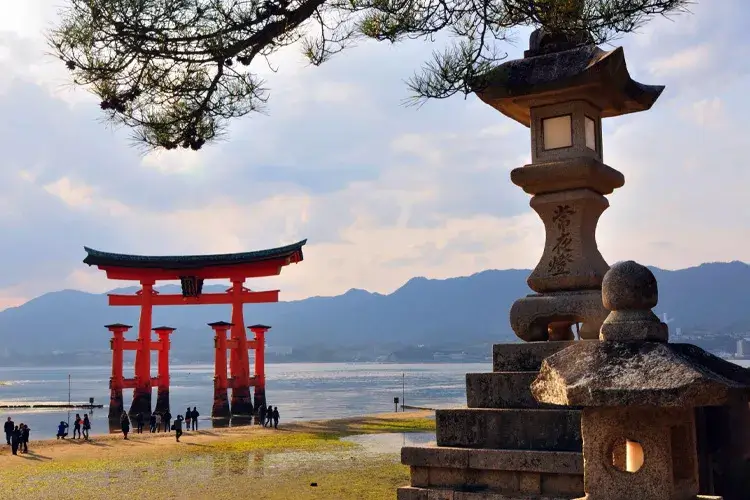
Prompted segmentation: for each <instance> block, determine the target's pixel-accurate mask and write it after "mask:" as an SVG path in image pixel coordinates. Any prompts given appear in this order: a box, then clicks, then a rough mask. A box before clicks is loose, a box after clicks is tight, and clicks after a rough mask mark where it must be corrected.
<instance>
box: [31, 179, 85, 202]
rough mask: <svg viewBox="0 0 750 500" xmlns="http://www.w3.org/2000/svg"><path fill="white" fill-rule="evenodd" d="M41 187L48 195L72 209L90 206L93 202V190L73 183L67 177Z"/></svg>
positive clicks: (81, 184)
mask: <svg viewBox="0 0 750 500" xmlns="http://www.w3.org/2000/svg"><path fill="white" fill-rule="evenodd" d="M43 187H44V190H45V191H47V192H48V193H49V194H51V195H53V196H56V197H58V198H60V200H62V202H63V203H65V204H66V205H69V206H71V207H74V208H79V207H88V206H91V203H92V201H93V200H92V195H93V193H94V190H93V189H92V188H91V187H90V186H87V185H86V184H83V183H74V182H73V181H71V180H70V179H69V178H67V177H62V178H61V179H58V180H57V181H55V182H52V183H50V184H46V185H45V186H43Z"/></svg>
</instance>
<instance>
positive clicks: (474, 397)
mask: <svg viewBox="0 0 750 500" xmlns="http://www.w3.org/2000/svg"><path fill="white" fill-rule="evenodd" d="M536 377H537V372H526V371H524V372H495V373H467V374H466V406H468V407H469V408H559V407H556V406H555V405H548V404H544V403H539V402H538V401H537V400H536V399H534V396H532V394H531V384H532V382H534V380H535V379H536Z"/></svg>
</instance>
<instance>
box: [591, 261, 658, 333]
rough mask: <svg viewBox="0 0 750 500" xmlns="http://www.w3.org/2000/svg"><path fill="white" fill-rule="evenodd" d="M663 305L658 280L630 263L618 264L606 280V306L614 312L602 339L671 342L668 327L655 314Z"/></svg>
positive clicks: (604, 289)
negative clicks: (653, 309) (657, 308)
mask: <svg viewBox="0 0 750 500" xmlns="http://www.w3.org/2000/svg"><path fill="white" fill-rule="evenodd" d="M658 302H659V291H658V287H657V284H656V277H655V276H654V274H653V273H652V272H651V271H649V269H648V268H647V267H645V266H642V265H640V264H638V263H637V262H633V261H632V260H628V261H625V262H618V263H616V264H614V265H613V266H612V267H611V268H610V269H609V271H607V274H605V275H604V280H603V281H602V303H603V304H604V307H606V308H607V309H609V310H610V311H611V312H610V313H609V316H607V318H606V319H605V320H604V323H602V326H601V329H600V330H599V338H600V339H601V340H609V341H613V342H667V340H668V339H669V329H668V328H667V325H666V324H665V323H663V322H661V321H659V318H658V317H657V316H656V315H655V314H654V313H653V311H651V309H652V308H653V307H654V306H656V304H657V303H658Z"/></svg>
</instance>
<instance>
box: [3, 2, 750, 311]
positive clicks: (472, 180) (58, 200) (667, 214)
mask: <svg viewBox="0 0 750 500" xmlns="http://www.w3.org/2000/svg"><path fill="white" fill-rule="evenodd" d="M22 3H24V5H26V2H22ZM729 3H731V2H727V4H729ZM32 4H33V5H32ZM727 4H722V5H724V6H725V7H723V8H724V9H726V5H727ZM733 5H735V6H737V7H736V8H737V9H740V10H738V11H737V12H741V9H742V8H743V7H744V4H743V3H736V2H735V3H734V4H733ZM49 9H50V7H49V4H48V2H47V1H46V0H45V1H42V0H29V2H28V6H27V7H23V8H19V9H15V11H13V10H10V11H9V12H10V14H9V15H11V16H16V18H15V19H16V21H15V22H17V23H18V26H20V27H19V28H18V29H15V28H13V23H14V21H10V22H8V21H7V19H8V18H7V17H6V18H5V19H6V21H5V24H6V25H7V29H12V30H13V33H12V34H13V36H15V37H16V38H15V39H14V40H11V39H10V38H8V37H5V38H2V37H0V47H3V48H4V49H2V50H4V52H3V55H2V56H0V75H1V76H2V78H1V79H2V80H3V82H4V83H5V84H7V85H6V87H5V91H6V93H5V94H4V95H3V94H2V93H0V147H2V148H3V150H4V153H5V160H4V165H3V167H4V168H3V170H2V171H0V176H2V175H5V176H6V177H7V179H6V177H2V180H3V181H5V183H3V182H0V208H2V209H3V210H4V211H5V209H6V208H7V207H11V208H12V211H13V214H14V215H13V217H12V218H11V217H7V218H2V219H0V229H2V230H3V234H4V237H5V240H6V244H5V246H2V247H0V250H2V251H4V252H8V253H12V252H14V251H16V252H17V249H16V248H15V247H18V246H20V247H23V248H27V249H32V250H33V251H36V250H35V249H44V252H41V251H39V254H34V255H30V256H26V255H18V256H16V258H17V259H20V260H18V262H22V261H23V262H25V261H24V260H23V259H32V258H33V259H34V262H35V263H36V264H38V266H39V272H38V273H37V274H35V275H34V276H33V277H29V278H28V280H27V281H25V282H24V283H23V284H22V285H18V286H17V287H15V288H13V287H14V286H16V285H15V284H14V283H15V282H14V281H13V280H15V279H16V278H15V277H14V276H13V275H12V272H13V271H14V270H13V269H11V268H5V269H4V268H2V267H0V271H4V272H0V278H2V279H5V280H6V281H4V282H2V283H0V288H2V289H3V291H0V307H2V305H3V304H6V302H3V301H4V300H7V301H10V302H7V303H11V302H12V301H13V300H17V299H18V298H19V297H21V298H23V297H32V296H34V295H35V294H38V293H41V292H44V291H50V290H54V289H59V288H62V287H72V288H79V289H85V290H92V291H105V290H107V289H110V288H112V287H113V286H116V285H118V284H117V283H110V282H107V280H106V279H105V277H104V274H103V273H102V272H100V271H98V270H96V269H89V268H86V267H85V266H83V265H82V264H81V263H80V258H81V257H82V255H81V252H82V251H81V246H83V245H88V246H93V247H95V248H101V249H103V250H110V251H120V252H127V253H138V254H191V253H195V254H197V253H216V252H234V251H244V250H252V249H259V248H266V247H273V246H277V245H283V244H288V243H290V242H293V241H297V240H299V239H302V238H305V237H307V238H309V244H308V247H306V248H305V261H304V262H302V263H301V264H299V265H296V266H290V267H289V268H287V269H285V270H284V272H283V273H282V275H281V276H280V277H274V278H272V279H268V280H263V282H262V284H258V285H256V284H254V283H251V284H250V285H251V286H252V287H253V288H281V289H282V292H283V295H282V297H283V298H284V299H293V298H301V297H306V296H309V295H318V294H336V293H341V292H344V291H345V290H347V289H349V288H352V287H358V288H366V289H369V290H373V291H380V292H389V291H391V290H393V289H395V288H397V287H399V286H400V285H401V284H402V283H403V282H404V281H406V280H408V279H409V278H410V277H413V276H418V275H424V276H428V277H448V276H455V275H465V274H470V273H473V272H477V271H481V270H483V269H487V268H510V267H533V266H535V265H536V263H537V262H538V259H539V257H540V254H541V251H542V246H543V240H544V228H543V226H542V223H541V221H540V220H539V219H538V217H537V215H536V214H535V213H534V212H533V211H532V210H531V209H530V208H529V206H528V200H529V196H528V195H526V194H524V193H523V192H522V190H521V189H520V188H518V187H516V186H514V185H512V184H511V182H510V179H509V171H510V170H511V169H512V168H515V167H520V166H522V165H524V164H525V163H528V162H529V161H530V158H529V156H530V155H529V146H530V145H529V141H530V139H529V131H528V129H526V128H525V127H523V126H521V125H519V124H517V123H515V122H513V121H511V120H510V119H508V118H506V117H505V116H503V115H501V114H500V113H498V112H497V111H495V110H494V109H492V108H490V107H489V106H487V105H485V104H483V103H481V102H480V101H479V100H478V99H476V98H473V97H470V98H469V99H468V100H463V99H461V98H460V97H459V96H457V97H455V98H453V99H449V100H445V101H435V102H429V103H427V104H426V105H425V106H423V107H422V108H421V109H419V110H416V109H414V108H404V107H403V106H401V105H400V101H401V99H402V98H403V97H404V96H405V95H406V94H407V90H406V88H405V86H404V84H403V80H404V78H407V77H408V76H410V75H411V74H412V73H413V71H414V70H415V69H416V66H417V65H418V64H420V63H421V62H422V61H423V60H424V59H426V58H429V54H430V51H431V50H432V48H433V47H432V46H429V45H420V44H418V43H408V44H405V45H399V46H397V47H391V46H389V45H382V44H381V45H378V44H373V43H368V44H363V45H362V46H360V47H356V48H353V49H351V50H350V51H349V52H346V53H344V54H341V55H339V56H338V57H336V58H334V60H332V61H330V62H329V63H326V64H325V65H323V66H322V67H320V68H314V67H309V66H307V65H306V64H305V63H304V61H303V60H302V58H301V57H300V55H299V50H298V47H290V48H287V49H284V50H283V51H282V52H281V53H280V54H278V55H277V56H276V57H275V58H274V67H278V69H279V71H278V73H273V72H271V71H268V70H266V69H263V68H262V65H257V67H256V68H254V69H256V70H258V71H259V74H260V75H261V76H263V77H265V78H267V79H268V83H267V86H268V87H269V89H270V91H271V101H270V103H269V107H268V115H254V116H249V117H246V118H244V119H242V120H238V121H236V122H235V123H234V124H233V126H232V128H231V129H230V131H229V135H228V141H226V142H222V143H220V144H217V145H212V146H210V147H208V148H206V149H205V150H203V151H201V152H199V153H195V152H192V151H184V150H177V151H172V152H168V153H154V154H149V155H146V156H145V157H143V156H140V155H139V154H138V152H137V151H134V150H132V149H128V148H127V146H126V145H127V144H129V143H128V139H127V131H121V132H119V131H118V132H116V133H112V132H110V131H108V130H107V129H106V128H105V127H103V126H101V125H99V124H96V123H94V120H93V118H95V117H98V116H100V115H98V114H97V113H98V111H97V110H96V103H95V101H94V100H93V99H92V98H85V99H82V100H81V101H80V102H82V103H83V104H85V105H80V106H78V105H77V106H56V103H58V102H59V100H65V101H66V102H67V103H69V102H71V97H70V96H71V95H73V94H71V92H70V91H68V90H60V82H65V81H66V78H67V73H66V72H65V71H64V69H63V68H62V66H61V65H58V64H56V63H57V61H52V62H50V63H46V62H44V61H45V60H44V59H42V58H41V51H40V50H38V48H39V47H41V46H42V45H43V44H42V41H41V38H40V37H39V34H38V32H35V31H34V29H36V28H33V27H34V26H40V25H41V24H40V23H41V21H39V20H38V19H43V18H45V19H46V18H48V17H50V16H52V15H53V14H50V10H49ZM709 11H710V9H709V10H705V11H702V12H701V13H697V14H696V15H695V16H692V17H690V18H689V21H686V20H684V19H683V18H677V19H676V20H675V21H674V23H671V22H667V23H668V24H658V23H660V22H661V21H657V22H656V23H654V24H652V25H651V26H650V27H649V33H651V36H652V41H653V44H650V45H648V46H645V45H642V44H638V43H635V42H633V41H634V40H637V37H629V38H627V39H626V42H627V43H628V44H629V45H627V46H626V54H627V55H628V67H629V69H630V71H631V73H632V74H634V75H638V74H643V73H648V74H651V75H652V76H653V77H654V79H657V80H661V79H662V78H664V79H667V80H668V84H669V87H668V91H667V92H666V93H665V95H664V96H663V97H662V98H661V99H660V102H658V103H657V105H656V106H655V107H654V108H653V109H652V110H651V111H648V112H645V113H638V114H635V115H632V116H624V117H621V118H617V119H611V120H606V121H605V135H604V151H605V160H606V162H607V163H608V164H610V165H611V166H612V167H614V168H617V169H618V170H620V171H622V172H623V173H624V175H625V177H626V184H625V186H624V187H623V188H622V189H620V190H618V191H616V192H615V193H614V194H613V195H611V196H609V199H610V203H611V208H610V209H609V210H607V211H606V212H605V214H604V216H603V217H602V220H601V222H600V229H599V241H600V246H601V250H602V253H603V255H604V257H605V258H606V259H607V260H608V261H609V262H614V261H616V260H622V259H628V258H635V259H637V260H639V261H642V262H644V263H647V264H654V265H659V266H662V267H667V268H674V267H683V266H688V265H694V264H698V263H700V262H703V261H709V260H732V259H744V260H750V234H748V231H747V225H748V221H750V212H749V208H748V207H749V206H748V204H747V203H745V202H744V199H745V198H746V197H745V196H744V189H745V186H747V185H748V184H750V171H749V170H748V169H746V168H745V162H744V158H745V154H744V152H745V147H746V146H745V142H746V138H745V136H744V134H743V128H742V126H741V125H744V119H745V116H747V113H748V112H750V103H749V102H748V98H747V95H746V94H745V92H744V90H743V89H744V88H746V87H747V84H750V82H748V81H747V76H746V75H745V76H738V77H737V78H744V79H745V80H743V81H741V82H740V83H738V85H736V86H735V87H733V88H734V90H732V89H730V88H729V87H728V86H727V87H726V88H724V87H716V86H714V85H713V81H712V80H711V79H709V78H701V76H702V75H703V73H706V72H707V71H709V70H710V69H711V68H714V67H717V66H721V67H722V68H723V70H724V71H727V72H731V71H735V73H737V74H738V75H742V73H741V71H740V69H741V68H740V66H739V65H740V64H742V61H740V60H738V59H736V58H734V57H732V54H733V53H736V52H737V50H744V49H743V47H746V46H747V41H745V42H744V43H745V46H743V45H741V41H738V40H734V41H732V44H731V45H730V42H729V41H728V40H726V39H724V38H722V36H723V35H721V33H716V32H715V30H712V29H709V28H710V25H711V23H713V22H714V21H715V19H714V18H713V17H710V16H708V17H707V16H706V12H709ZM14 12H15V13H14ZM34 12H37V13H40V12H44V14H43V15H42V14H33V13H34ZM4 13H5V12H4ZM30 13H31V14H30ZM34 15H38V16H40V17H39V18H38V19H37V18H33V19H37V20H33V19H32V20H30V19H31V18H30V17H29V16H31V17H33V16H34ZM722 19H725V20H727V21H725V22H730V21H731V22H733V23H734V25H736V26H737V28H736V29H738V30H739V29H744V28H742V27H741V26H740V25H741V21H740V19H741V16H740V15H735V16H734V19H732V16H731V15H728V13H727V12H725V11H723V14H722ZM685 23H687V24H685ZM706 23H708V25H707V24H706ZM660 26H662V27H667V29H666V30H662V29H661V28H660ZM0 29H2V24H0ZM725 31H726V30H725ZM685 33H693V34H694V35H695V36H691V37H690V40H689V42H687V41H686V38H685V36H684V35H685ZM22 36H23V37H26V38H21V37H22ZM30 37H31V38H30ZM34 37H36V38H34ZM8 40H10V41H8ZM18 40H22V42H21V43H19V42H18ZM667 42H669V43H667ZM524 44H525V42H524V43H520V44H519V45H524ZM675 44H676V45H675ZM639 45H640V46H639ZM738 46H739V48H738ZM675 47H678V48H677V49H675ZM520 48H523V47H520ZM520 48H519V50H520ZM517 52H518V51H515V52H514V53H517ZM37 57H38V58H37ZM45 65H47V66H45ZM707 68H708V69H707ZM743 82H744V85H742V83H743ZM646 83H659V82H658V81H657V82H651V81H646ZM39 88H42V89H44V92H45V93H46V94H45V95H42V94H40V93H38V92H36V93H35V92H33V91H35V90H37V89H39ZM54 89H57V90H54ZM735 91H736V93H732V92H735ZM76 94H77V95H79V96H80V95H83V96H85V95H86V94H85V93H84V92H82V91H80V90H78V91H76ZM48 96H52V97H53V98H54V99H56V100H53V99H45V98H44V97H48ZM19 123H21V124H23V125H19ZM24 127H25V128H24ZM24 130H28V132H27V133H25V135H24ZM36 138H42V139H36ZM3 172H4V173H3ZM8 211H9V212H10V209H8ZM60 234H63V235H65V237H64V238H62V237H59V236H58V235H60ZM0 245H2V242H0ZM11 285H12V286H13V287H12V286H11ZM3 294H4V295H3ZM4 297H5V298H4Z"/></svg>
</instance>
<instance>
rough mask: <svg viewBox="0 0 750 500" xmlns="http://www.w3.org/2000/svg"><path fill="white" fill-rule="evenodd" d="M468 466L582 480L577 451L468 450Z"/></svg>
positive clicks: (581, 464)
mask: <svg viewBox="0 0 750 500" xmlns="http://www.w3.org/2000/svg"><path fill="white" fill-rule="evenodd" d="M469 467H470V468H472V469H484V470H511V471H522V472H538V473H555V474H569V475H579V476H581V481H583V479H582V477H583V454H581V453H578V452H569V451H531V450H481V449H479V450H470V451H469ZM581 484H583V483H581ZM581 491H583V488H581Z"/></svg>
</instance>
